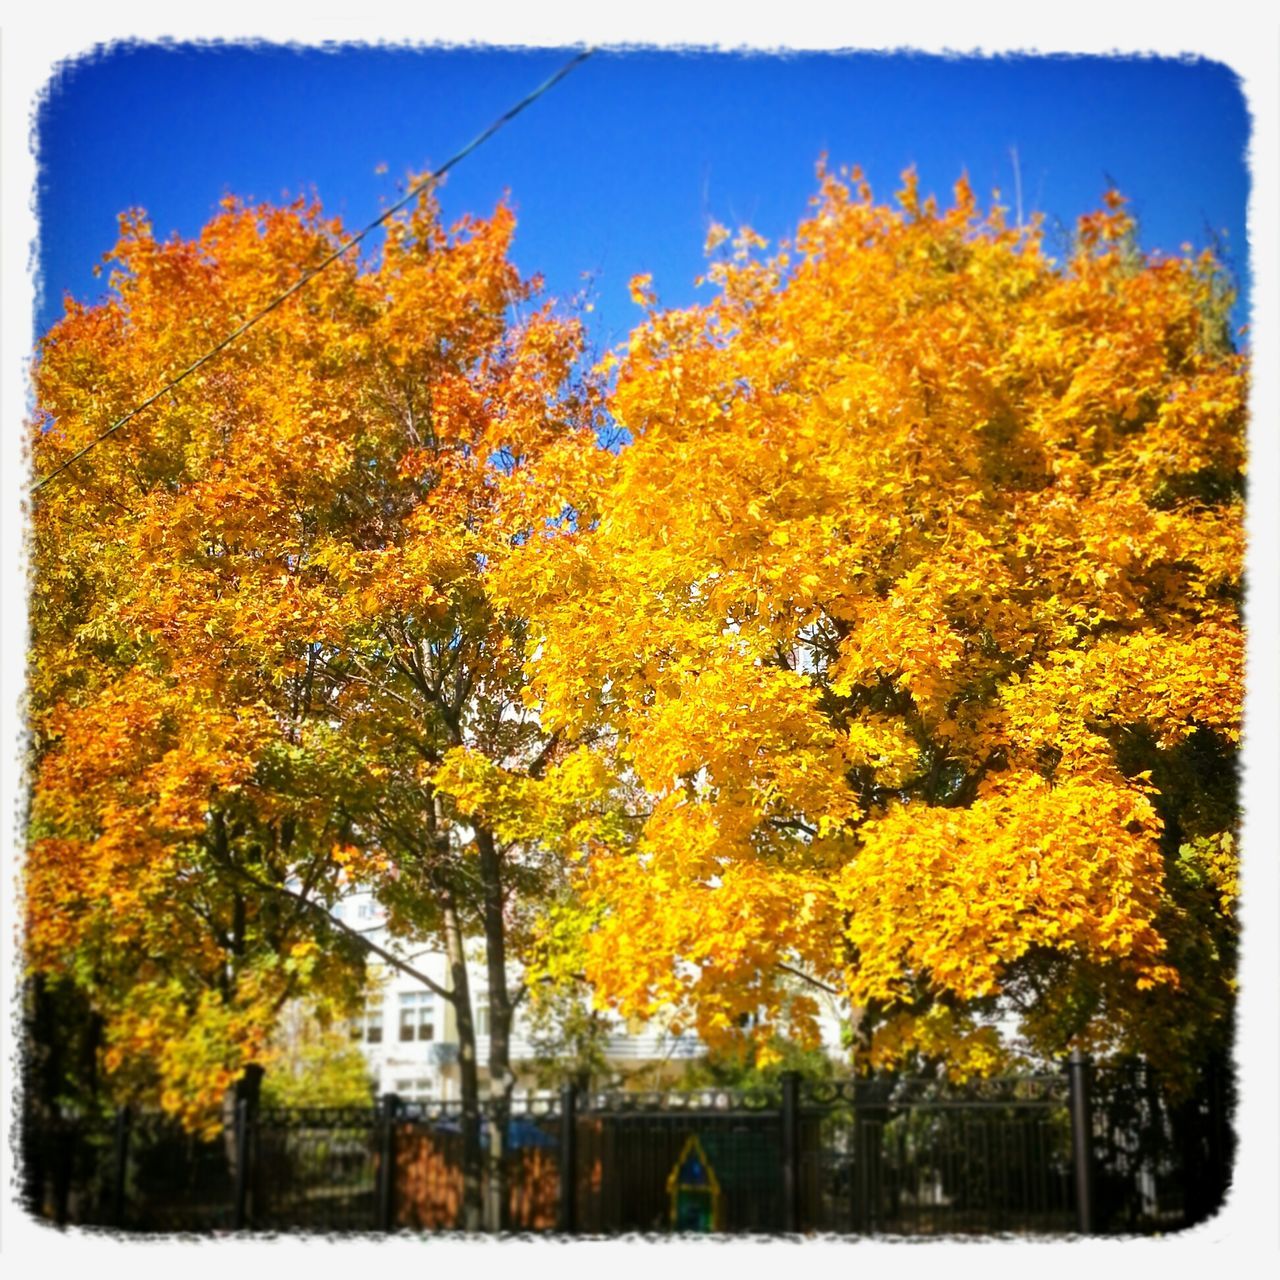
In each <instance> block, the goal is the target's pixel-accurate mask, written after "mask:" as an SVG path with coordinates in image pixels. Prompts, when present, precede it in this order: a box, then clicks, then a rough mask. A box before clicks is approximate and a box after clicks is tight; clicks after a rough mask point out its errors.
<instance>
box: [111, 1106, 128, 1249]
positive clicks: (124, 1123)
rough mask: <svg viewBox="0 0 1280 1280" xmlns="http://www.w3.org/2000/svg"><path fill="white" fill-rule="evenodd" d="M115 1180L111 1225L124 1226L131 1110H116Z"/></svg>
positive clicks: (112, 1190) (113, 1182)
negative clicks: (125, 1183)
mask: <svg viewBox="0 0 1280 1280" xmlns="http://www.w3.org/2000/svg"><path fill="white" fill-rule="evenodd" d="M114 1154H115V1160H114V1165H115V1168H114V1179H113V1181H112V1184H111V1225H112V1226H113V1227H122V1226H124V1182H125V1177H126V1176H127V1174H128V1169H129V1108H128V1107H127V1106H125V1107H117V1108H116V1133H115V1152H114Z"/></svg>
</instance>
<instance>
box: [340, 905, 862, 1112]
mask: <svg viewBox="0 0 1280 1280" xmlns="http://www.w3.org/2000/svg"><path fill="white" fill-rule="evenodd" d="M335 914H336V915H337V916H338V917H339V918H340V919H341V920H342V921H343V923H344V924H347V925H349V926H350V927H352V928H356V929H360V930H361V931H362V932H364V933H365V934H366V936H367V937H369V939H370V940H371V941H373V942H376V943H378V945H380V946H382V947H385V948H387V949H388V950H393V949H395V948H396V946H397V944H396V943H395V942H394V941H392V940H391V939H390V938H389V936H388V934H387V931H386V928H385V913H384V912H383V911H382V908H381V907H380V906H379V905H378V904H377V902H375V901H374V899H373V898H372V896H371V895H369V894H365V893H361V894H353V895H351V896H350V897H348V898H347V899H345V900H344V901H343V902H342V903H341V904H340V906H338V907H336V908H335ZM404 958H405V960H406V961H408V962H410V963H411V964H412V965H413V966H414V967H415V968H416V969H419V970H420V971H421V972H422V973H424V974H426V976H427V977H429V978H430V979H431V980H432V981H433V982H436V983H437V984H439V985H440V986H441V987H444V988H446V989H448V988H449V987H450V985H451V983H450V975H449V968H448V964H447V963H446V960H445V957H444V954H443V953H442V952H439V951H427V950H417V951H415V950H410V951H407V952H405V953H404ZM371 975H372V981H371V987H373V986H374V984H376V989H377V993H378V994H380V996H381V1000H380V1002H379V1001H378V999H377V996H376V995H375V996H373V997H371V1001H370V1004H368V1005H366V1010H365V1016H364V1017H363V1018H361V1019H359V1020H357V1022H356V1023H354V1024H353V1027H352V1031H353V1039H355V1040H356V1042H357V1043H358V1044H359V1046H360V1048H361V1050H362V1052H363V1053H364V1055H365V1058H366V1060H367V1061H368V1063H369V1068H370V1071H371V1073H372V1074H373V1076H374V1079H375V1082H376V1088H377V1092H378V1094H379V1095H381V1094H384V1093H395V1094H397V1095H398V1096H400V1097H402V1098H405V1099H410V1100H418V1099H440V1100H445V1101H449V1100H456V1099H457V1098H459V1097H460V1096H461V1091H460V1086H459V1071H458V1028H457V1020H456V1017H455V1015H454V1011H453V1005H452V1004H451V1003H450V1002H449V1001H447V1000H444V999H442V998H441V997H439V996H436V995H435V994H434V993H432V992H430V991H428V990H426V989H425V988H424V987H423V985H422V984H421V983H420V982H418V981H417V979H415V978H411V977H409V976H408V975H407V974H404V973H402V972H400V971H399V970H397V969H394V968H391V967H390V966H381V965H378V966H374V967H371ZM468 977H469V981H470V987H471V996H472V1008H473V1012H474V1013H475V1015H476V1017H477V1022H478V1024H479V1025H478V1028H477V1030H478V1033H479V1034H477V1037H476V1057H477V1061H478V1065H479V1073H480V1079H481V1082H482V1085H481V1087H482V1089H483V1087H484V1083H483V1082H485V1081H486V1080H487V1079H488V1070H487V1064H488V1057H489V1036H488V1034H487V1028H486V1026H485V1013H486V1011H487V1004H488V1000H487V997H488V973H487V971H486V969H485V966H484V965H483V964H482V963H481V962H480V961H479V960H478V959H477V960H473V961H471V962H470V963H469V964H468ZM379 1007H380V1010H381V1019H380V1022H379V1021H378V1020H376V1018H375V1017H374V1016H373V1013H374V1010H376V1009H378V1008H379ZM823 1010H824V1011H823V1015H822V1017H821V1018H820V1026H821V1029H822V1034H823V1042H824V1045H825V1047H826V1049H827V1051H828V1053H830V1054H831V1055H832V1056H833V1057H837V1056H840V1053H841V1050H840V1026H841V1023H840V1018H839V1016H838V1011H837V1009H836V1008H835V1006H834V1004H833V1002H830V1001H826V1002H823ZM612 1022H613V1023H614V1025H615V1028H616V1029H615V1030H614V1032H613V1034H611V1035H610V1036H609V1038H608V1041H607V1042H606V1048H605V1057H606V1061H607V1062H608V1064H609V1066H610V1067H611V1068H614V1069H616V1072H617V1074H618V1076H619V1077H625V1076H626V1075H628V1074H630V1073H635V1072H638V1071H639V1070H640V1069H642V1068H643V1069H645V1074H646V1076H649V1077H651V1078H653V1079H656V1080H661V1079H664V1078H665V1079H668V1080H674V1079H675V1078H677V1077H678V1076H679V1075H680V1073H681V1072H682V1071H683V1069H684V1066H685V1064H686V1063H688V1062H690V1061H691V1060H693V1059H695V1058H699V1057H701V1056H702V1055H703V1054H704V1053H705V1052H706V1047H705V1045H704V1044H703V1043H702V1041H701V1040H700V1039H699V1038H698V1037H697V1036H696V1035H693V1034H688V1033H686V1034H684V1035H680V1036H672V1035H670V1034H669V1033H668V1032H666V1031H665V1030H664V1029H663V1028H662V1027H661V1026H658V1025H655V1024H653V1023H649V1024H644V1025H641V1026H635V1025H634V1024H633V1025H631V1026H628V1025H627V1024H626V1023H624V1022H623V1021H622V1020H621V1019H618V1018H616V1017H614V1018H612ZM427 1028H429V1033H428V1031H427ZM375 1031H376V1032H377V1034H375ZM533 1058H534V1049H533V1045H532V1044H531V1043H530V1040H529V1025H528V1019H527V1017H526V1016H524V1014H523V1011H522V1010H517V1013H516V1019H515V1025H514V1027H513V1029H512V1042H511V1060H512V1068H513V1070H514V1071H515V1072H516V1077H517V1083H516V1093H517V1096H519V1095H520V1094H523V1093H526V1092H533V1091H534V1090H535V1089H536V1087H537V1082H536V1080H535V1078H534V1074H533V1070H532V1060H533Z"/></svg>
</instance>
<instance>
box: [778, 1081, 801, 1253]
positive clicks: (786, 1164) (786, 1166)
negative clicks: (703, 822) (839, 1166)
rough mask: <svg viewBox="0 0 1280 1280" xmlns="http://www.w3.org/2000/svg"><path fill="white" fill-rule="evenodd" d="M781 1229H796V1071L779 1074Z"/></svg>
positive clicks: (797, 1119)
mask: <svg viewBox="0 0 1280 1280" xmlns="http://www.w3.org/2000/svg"><path fill="white" fill-rule="evenodd" d="M782 1229H783V1231H785V1232H787V1233H788V1234H790V1235H794V1234H795V1233H796V1232H798V1231H799V1230H800V1073H799V1072H798V1071H784V1072H783V1074H782Z"/></svg>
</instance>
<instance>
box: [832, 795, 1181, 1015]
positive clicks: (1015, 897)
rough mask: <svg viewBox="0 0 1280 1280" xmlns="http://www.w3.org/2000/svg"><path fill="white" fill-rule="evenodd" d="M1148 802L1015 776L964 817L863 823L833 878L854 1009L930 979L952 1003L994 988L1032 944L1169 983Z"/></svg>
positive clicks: (898, 810)
mask: <svg viewBox="0 0 1280 1280" xmlns="http://www.w3.org/2000/svg"><path fill="white" fill-rule="evenodd" d="M1157 831H1158V823H1157V822H1156V820H1155V816H1154V813H1153V810H1152V808H1151V805H1150V803H1149V802H1148V801H1146V800H1145V798H1143V797H1141V796H1138V795H1135V794H1134V792H1132V791H1131V790H1129V789H1128V788H1127V787H1124V786H1121V785H1109V784H1105V783H1093V782H1085V781H1076V780H1073V779H1072V780H1067V781H1064V782H1062V783H1061V784H1059V785H1058V786H1056V787H1052V788H1051V787H1050V786H1048V785H1047V784H1046V783H1045V782H1044V781H1042V780H1041V779H1039V778H1037V777H1035V776H1034V775H1025V774H1024V775H1020V776H1018V775H1014V776H1009V777H1007V778H1004V779H1002V780H1001V781H1000V782H999V783H998V784H993V785H991V786H989V787H988V788H987V789H986V792H985V794H984V795H982V796H981V797H980V798H979V799H977V800H975V801H974V803H973V804H972V805H971V806H970V807H969V808H967V809H936V808H935V809H921V808H920V807H919V806H912V805H898V806H895V807H894V808H892V809H891V810H890V811H889V812H888V813H887V814H886V815H885V817H883V818H880V819H878V820H875V821H873V822H869V823H868V824H867V825H866V826H865V827H864V828H863V833H862V848H861V849H860V851H859V853H858V855H857V857H856V858H855V859H854V860H853V861H852V862H851V863H850V864H849V865H848V866H847V867H846V868H845V869H844V871H843V872H842V874H841V877H840V884H839V889H838V896H839V901H840V903H841V906H842V907H843V908H844V909H846V910H847V911H848V912H849V918H850V925H849V930H848V936H849V939H850V941H851V942H852V943H853V944H854V946H856V947H857V951H858V956H859V963H858V966H857V968H856V971H855V972H854V973H853V974H852V975H851V989H850V996H851V998H852V999H853V1000H854V1001H855V1002H856V1003H865V1002H867V1001H868V1000H873V999H874V1000H880V1001H887V1002H892V1001H893V1000H894V999H895V998H896V997H898V996H900V995H901V994H903V993H904V991H905V989H906V988H905V987H904V983H906V982H908V981H910V980H914V979H918V978H920V977H923V976H927V980H928V981H929V983H930V985H931V986H933V987H934V988H936V989H938V990H942V991H947V992H950V993H952V994H954V995H956V996H959V997H960V998H962V999H972V998H974V997H980V996H987V995H990V994H993V993H994V992H996V991H998V990H999V986H1000V974H1001V971H1002V969H1004V968H1005V967H1006V966H1007V965H1009V964H1010V963H1012V962H1013V961H1015V960H1017V959H1018V958H1019V957H1021V956H1022V955H1025V954H1026V952H1027V951H1028V950H1029V949H1030V948H1032V947H1048V948H1051V949H1054V950H1065V951H1069V952H1076V953H1078V954H1080V955H1081V956H1082V957H1084V958H1087V959H1091V960H1105V961H1108V962H1112V963H1121V964H1124V965H1127V966H1129V967H1131V968H1132V969H1133V970H1135V971H1136V972H1138V973H1140V974H1143V975H1145V976H1147V977H1151V978H1155V979H1167V978H1168V977H1169V974H1168V973H1167V972H1166V971H1165V970H1164V969H1162V968H1161V967H1160V965H1159V963H1158V957H1159V956H1160V954H1161V952H1162V950H1163V944H1162V942H1161V940H1160V938H1159V936H1158V934H1157V933H1156V930H1155V927H1154V919H1155V915H1156V911H1157V908H1158V905H1159V903H1160V899H1161V888H1162V880H1163V872H1162V861H1161V857H1160V853H1159V849H1158V847H1157V844H1156V841H1155V835H1156V833H1157Z"/></svg>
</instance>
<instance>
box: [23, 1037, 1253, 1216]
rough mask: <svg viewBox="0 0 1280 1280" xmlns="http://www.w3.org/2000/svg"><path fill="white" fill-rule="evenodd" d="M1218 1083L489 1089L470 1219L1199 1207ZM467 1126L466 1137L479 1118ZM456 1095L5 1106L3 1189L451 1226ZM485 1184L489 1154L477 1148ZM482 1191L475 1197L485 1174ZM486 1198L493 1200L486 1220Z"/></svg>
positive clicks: (1081, 1065) (44, 1209) (1212, 1159)
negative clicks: (496, 1146) (120, 1107)
mask: <svg viewBox="0 0 1280 1280" xmlns="http://www.w3.org/2000/svg"><path fill="white" fill-rule="evenodd" d="M1230 1107H1231V1081H1230V1080H1229V1079H1228V1080H1223V1079H1221V1078H1215V1077H1212V1076H1209V1077H1207V1078H1206V1080H1205V1082H1204V1087H1203V1088H1202V1089H1200V1090H1199V1091H1198V1092H1197V1093H1196V1094H1195V1095H1194V1096H1193V1097H1192V1098H1190V1099H1189V1100H1187V1101H1185V1102H1182V1103H1179V1104H1178V1105H1176V1106H1174V1105H1172V1104H1171V1103H1170V1102H1169V1101H1168V1099H1167V1097H1166V1095H1165V1093H1164V1091H1163V1090H1162V1089H1161V1087H1160V1083H1159V1081H1158V1080H1157V1079H1156V1077H1155V1076H1154V1075H1153V1074H1152V1073H1150V1072H1149V1071H1146V1070H1145V1069H1144V1068H1141V1067H1137V1068H1126V1069H1124V1070H1120V1069H1114V1068H1112V1069H1106V1070H1098V1071H1094V1070H1093V1069H1091V1068H1090V1066H1089V1064H1088V1063H1087V1062H1086V1061H1085V1060H1084V1059H1082V1058H1078V1057H1077V1058H1075V1059H1073V1061H1072V1062H1071V1064H1069V1065H1068V1067H1067V1069H1066V1070H1064V1071H1063V1072H1060V1073H1057V1074H1044V1075H1034V1076H1021V1077H1008V1078H1001V1079H996V1080H986V1081H976V1082H970V1083H968V1084H965V1085H948V1084H945V1083H942V1082H940V1081H937V1080H925V1079H919V1078H903V1077H887V1078H870V1079H858V1080H843V1081H832V1082H827V1083H823V1082H813V1081H802V1080H801V1079H800V1078H799V1077H798V1076H794V1075H791V1076H786V1077H784V1078H783V1079H782V1081H781V1083H780V1085H778V1086H777V1087H775V1088H771V1089H759V1090H754V1091H740V1090H731V1089H708V1090H701V1091H685V1092H664V1093H607V1092H585V1091H579V1090H576V1089H573V1088H566V1089H565V1090H563V1091H561V1092H560V1093H559V1094H556V1095H551V1096H544V1097H534V1098H529V1099H523V1100H516V1101H515V1102H514V1103H512V1105H511V1108H510V1112H509V1116H508V1120H507V1130H506V1140H505V1143H504V1161H505V1173H506V1179H505V1181H506V1197H505V1202H504V1203H503V1204H502V1205H501V1206H500V1207H498V1208H496V1209H491V1210H490V1226H491V1229H492V1228H497V1229H501V1230H505V1231H511V1232H534V1233H550V1232H555V1233H561V1234H581V1235H595V1236H610V1235H618V1234H624V1233H646V1234H649V1233H668V1232H672V1231H715V1232H723V1233H740V1234H741V1233H745V1234H781V1233H836V1234H842V1235H868V1234H875V1235H884V1236H921V1235H957V1234H969V1235H973V1234H983V1235H990V1234H1024V1235H1031V1234H1065V1233H1075V1232H1085V1233H1088V1232H1108V1233H1135V1232H1136V1233H1143V1232H1146V1233H1150V1232H1164V1231H1174V1230H1179V1229H1181V1228H1183V1227H1186V1226H1190V1225H1192V1224H1194V1223H1195V1222H1198V1221H1202V1220H1204V1219H1205V1218H1207V1217H1210V1216H1212V1214H1213V1213H1214V1212H1216V1210H1217V1208H1218V1207H1219V1206H1220V1205H1221V1202H1222V1200H1223V1197H1224V1195H1225V1191H1226V1188H1227V1185H1228V1182H1229V1179H1230V1169H1231V1161H1232V1154H1233V1146H1234V1141H1233V1137H1232V1133H1231V1128H1230V1123H1229V1122H1230ZM492 1119H493V1117H492V1114H491V1113H490V1112H489V1111H488V1110H487V1109H486V1111H485V1115H484V1116H483V1117H482V1120H483V1123H482V1126H481V1140H482V1149H483V1151H484V1153H485V1154H486V1156H487V1151H488V1136H489V1132H490V1130H489V1122H490V1121H491V1120H492ZM462 1123H463V1117H462V1112H461V1107H460V1104H458V1103H444V1102H438V1103H413V1104H406V1103H402V1102H399V1101H398V1100H397V1099H395V1098H393V1097H388V1098H384V1099H383V1101H382V1103H381V1105H379V1106H378V1107H369V1108H354V1109H349V1108H342V1109H320V1110H288V1111H277V1110H268V1109H262V1110H259V1111H255V1110H254V1109H253V1108H252V1107H251V1106H250V1105H249V1104H248V1102H247V1101H245V1100H241V1102H240V1103H239V1104H238V1106H237V1109H236V1113H235V1120H234V1123H232V1124H228V1125H227V1126H226V1128H225V1130H224V1131H223V1132H220V1133H219V1134H217V1136H216V1137H213V1138H201V1137H198V1136H193V1135H191V1134H186V1133H184V1132H183V1131H182V1130H181V1129H180V1128H179V1127H177V1126H176V1125H175V1124H174V1123H173V1122H172V1121H169V1120H167V1119H165V1118H162V1117H160V1116H156V1115H151V1114H142V1115H132V1114H130V1113H129V1112H128V1111H121V1112H119V1113H117V1114H116V1116H115V1117H113V1118H112V1119H110V1120H109V1121H104V1122H99V1123H93V1122H89V1121H84V1120H74V1119H69V1118H65V1117H63V1118H56V1119H43V1120H40V1119H37V1118H35V1117H28V1118H27V1120H26V1123H25V1124H24V1127H23V1134H22V1145H21V1155H22V1169H23V1176H24V1195H25V1200H26V1204H27V1207H28V1210H29V1211H30V1212H31V1213H33V1214H34V1215H36V1216H38V1217H41V1218H44V1219H48V1220H50V1221H53V1222H56V1223H59V1224H75V1225H81V1226H99V1227H111V1228H116V1229H121V1230H125V1231H134V1232H200V1233H210V1232H214V1233H217V1232H225V1231H243V1230H249V1231H260V1232H309V1231H320V1232H374V1231H381V1232H386V1231H396V1230H409V1231H415V1232H438V1231H451V1230H457V1229H459V1228H460V1226H461V1222H462V1218H461V1210H462ZM485 1166H486V1173H485V1179H486V1183H487V1180H488V1178H489V1176H490V1170H489V1166H488V1161H487V1159H486V1161H485ZM484 1190H485V1192H486V1196H485V1198H486V1202H489V1198H488V1196H487V1186H486V1188H484ZM495 1215H497V1216H499V1217H500V1221H498V1222H496V1223H495V1222H493V1221H492V1219H493V1217H494V1216H495Z"/></svg>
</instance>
